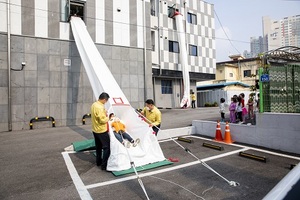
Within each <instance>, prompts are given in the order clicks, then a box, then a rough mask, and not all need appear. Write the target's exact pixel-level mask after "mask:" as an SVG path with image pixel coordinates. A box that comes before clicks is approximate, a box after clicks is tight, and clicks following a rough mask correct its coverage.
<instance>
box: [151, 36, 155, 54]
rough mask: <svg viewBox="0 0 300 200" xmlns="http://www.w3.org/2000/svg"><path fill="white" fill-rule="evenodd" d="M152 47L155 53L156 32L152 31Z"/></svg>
mask: <svg viewBox="0 0 300 200" xmlns="http://www.w3.org/2000/svg"><path fill="white" fill-rule="evenodd" d="M151 45H152V51H155V31H151Z"/></svg>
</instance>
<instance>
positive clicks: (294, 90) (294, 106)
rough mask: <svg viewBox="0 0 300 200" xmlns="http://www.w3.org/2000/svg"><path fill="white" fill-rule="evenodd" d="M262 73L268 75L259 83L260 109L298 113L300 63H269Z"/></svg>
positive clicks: (299, 108) (299, 110) (299, 103)
mask: <svg viewBox="0 0 300 200" xmlns="http://www.w3.org/2000/svg"><path fill="white" fill-rule="evenodd" d="M262 73H263V75H265V74H267V75H268V77H269V80H268V81H266V82H262V83H261V86H262V88H261V89H260V94H262V95H260V97H261V98H262V101H261V102H262V107H261V108H262V111H263V112H275V113H300V99H299V98H300V65H276V66H272V65H271V66H270V67H268V68H265V69H263V70H262ZM260 76H261V75H260ZM261 77H262V76H261Z"/></svg>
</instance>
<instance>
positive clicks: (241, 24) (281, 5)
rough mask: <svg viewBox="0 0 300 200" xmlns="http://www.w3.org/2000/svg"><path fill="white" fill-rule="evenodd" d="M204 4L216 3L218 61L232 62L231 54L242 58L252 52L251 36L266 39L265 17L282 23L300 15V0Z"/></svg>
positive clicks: (230, 0) (237, 0) (215, 0)
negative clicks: (246, 52)
mask: <svg viewBox="0 0 300 200" xmlns="http://www.w3.org/2000/svg"><path fill="white" fill-rule="evenodd" d="M205 1H206V2H207V3H211V4H214V10H215V30H216V60H217V62H222V61H228V60H230V58H229V57H228V56H229V55H233V54H241V55H243V52H244V51H245V50H248V51H250V37H253V36H254V37H256V38H258V37H259V36H263V31H262V17H263V16H269V17H270V18H271V19H272V20H280V19H282V18H284V17H288V16H294V15H300V0H205ZM216 14H217V16H218V18H219V20H220V22H219V21H218V18H217V17H216ZM220 23H221V24H220ZM222 27H223V28H222ZM223 29H224V30H225V32H226V34H225V33H224V31H223ZM226 35H227V36H228V38H229V39H230V40H228V39H227V36H226ZM230 41H231V43H232V44H231V43H230Z"/></svg>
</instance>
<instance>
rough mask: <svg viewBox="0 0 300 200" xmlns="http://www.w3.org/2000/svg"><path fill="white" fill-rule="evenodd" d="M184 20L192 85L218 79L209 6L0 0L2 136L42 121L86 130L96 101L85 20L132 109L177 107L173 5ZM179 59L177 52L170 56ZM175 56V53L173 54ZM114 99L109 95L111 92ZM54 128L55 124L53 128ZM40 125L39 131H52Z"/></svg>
mask: <svg viewBox="0 0 300 200" xmlns="http://www.w3.org/2000/svg"><path fill="white" fill-rule="evenodd" d="M174 4H175V7H176V8H177V9H179V10H180V12H181V13H182V14H183V15H184V19H188V20H185V22H184V23H185V25H186V35H187V37H186V40H187V44H188V50H189V51H190V54H191V55H189V65H190V78H191V85H192V86H193V87H194V88H192V90H196V88H195V87H196V81H198V80H208V79H213V78H214V72H215V43H214V18H213V6H212V5H210V4H208V3H205V2H204V1H193V0H189V1H179V0H173V1H158V0H157V1H152V0H151V1H150V0H26V1H22V0H0V16H1V19H2V20H1V21H0V72H1V73H0V76H1V77H0V94H1V95H0V113H1V116H0V132H1V131H7V130H9V131H10V130H22V129H29V121H30V120H31V119H33V118H35V117H46V116H51V117H53V118H54V119H55V123H56V126H68V125H78V124H82V117H83V116H84V115H85V114H87V113H89V109H90V105H91V103H92V102H93V101H94V100H95V99H94V96H93V94H92V89H91V86H90V83H89V80H88V77H87V75H86V72H85V69H84V67H83V65H82V62H81V58H80V56H79V53H78V50H77V46H76V44H75V42H74V39H73V35H72V30H71V27H70V23H69V19H70V16H71V15H76V16H78V17H81V18H82V19H83V20H84V22H85V24H86V28H87V30H88V32H89V34H90V36H91V38H92V39H93V41H94V42H95V44H96V46H97V48H98V50H99V52H100V54H101V56H102V57H103V59H104V61H105V63H106V64H107V66H108V67H109V69H110V70H111V72H112V74H113V76H114V78H115V79H116V81H117V82H118V84H119V85H120V87H121V89H122V91H123V92H124V94H125V95H126V97H127V98H128V100H129V101H130V103H131V105H132V106H133V107H136V108H141V107H143V105H144V101H145V99H147V98H154V100H155V101H156V104H157V106H162V107H177V106H179V103H180V102H179V101H180V97H181V95H182V73H181V71H180V70H181V68H180V61H179V60H178V53H177V52H176V41H177V34H176V27H175V23H174V20H173V19H172V18H169V17H168V10H169V9H168V8H169V7H170V6H171V7H172V6H174ZM171 49H173V50H172V52H170V50H171ZM174 51H175V52H174ZM106 92H108V93H109V91H106ZM49 123H50V124H49ZM50 126H51V122H47V121H46V122H38V123H35V124H34V125H33V128H39V127H50Z"/></svg>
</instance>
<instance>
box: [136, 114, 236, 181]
mask: <svg viewBox="0 0 300 200" xmlns="http://www.w3.org/2000/svg"><path fill="white" fill-rule="evenodd" d="M134 110H135V109H134ZM135 112H136V113H137V114H138V115H140V116H141V117H143V119H145V120H147V121H148V122H149V123H151V122H150V121H149V120H148V119H147V118H146V117H145V116H143V115H142V114H141V113H139V112H138V111H136V110H135ZM153 126H155V125H153ZM155 127H156V128H157V129H158V130H161V129H160V128H159V127H157V126H155ZM169 138H170V139H171V140H172V141H173V142H175V143H176V144H177V145H178V146H180V147H181V148H182V149H184V150H185V151H186V152H188V153H189V154H190V155H191V156H193V157H194V158H195V159H196V160H198V161H199V162H200V163H201V164H202V165H203V166H204V167H206V168H207V169H209V170H211V171H212V172H214V173H215V174H216V175H218V176H219V177H221V178H222V179H224V180H225V181H226V182H227V183H228V184H229V185H231V186H238V185H239V183H237V182H234V181H229V180H227V179H226V178H225V177H224V176H222V175H220V174H219V173H218V172H216V171H215V170H214V169H213V168H211V167H210V166H209V165H208V164H207V163H205V162H204V161H201V160H200V159H199V158H198V157H197V156H195V155H194V154H193V153H192V152H191V151H190V150H189V149H188V148H185V147H184V146H182V145H181V144H179V143H178V142H177V141H175V140H174V138H172V137H170V136H169Z"/></svg>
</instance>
